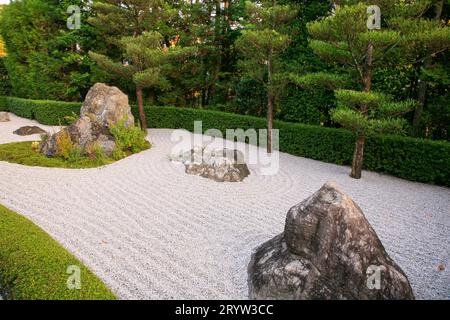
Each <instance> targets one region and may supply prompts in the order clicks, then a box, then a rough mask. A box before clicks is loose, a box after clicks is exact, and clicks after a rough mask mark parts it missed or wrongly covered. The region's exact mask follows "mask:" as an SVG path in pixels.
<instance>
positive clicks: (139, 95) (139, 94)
mask: <svg viewBox="0 0 450 320" xmlns="http://www.w3.org/2000/svg"><path fill="white" fill-rule="evenodd" d="M136 98H137V103H138V110H139V117H140V122H141V128H142V131H147V120H146V118H145V111H144V102H143V100H142V88H140V87H137V88H136Z"/></svg>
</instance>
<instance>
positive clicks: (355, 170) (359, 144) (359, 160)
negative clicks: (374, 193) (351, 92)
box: [350, 43, 374, 179]
mask: <svg viewBox="0 0 450 320" xmlns="http://www.w3.org/2000/svg"><path fill="white" fill-rule="evenodd" d="M373 50H374V46H373V44H372V43H369V44H368V46H367V63H366V72H365V74H364V79H363V84H364V92H370V90H371V89H372V77H373V69H372V68H373ZM368 111H369V110H368V107H367V106H364V105H363V106H361V113H362V114H363V115H364V116H367V113H368ZM365 142H366V136H365V133H364V132H360V133H359V134H358V138H357V139H356V143H355V150H354V152H353V161H352V171H351V173H350V177H352V178H355V179H361V173H362V168H363V162H364V145H365Z"/></svg>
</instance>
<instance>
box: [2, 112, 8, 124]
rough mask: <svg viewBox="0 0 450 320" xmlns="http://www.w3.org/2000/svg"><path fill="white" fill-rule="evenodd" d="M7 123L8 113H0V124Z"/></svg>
mask: <svg viewBox="0 0 450 320" xmlns="http://www.w3.org/2000/svg"><path fill="white" fill-rule="evenodd" d="M8 121H9V113H8V112H0V122H8Z"/></svg>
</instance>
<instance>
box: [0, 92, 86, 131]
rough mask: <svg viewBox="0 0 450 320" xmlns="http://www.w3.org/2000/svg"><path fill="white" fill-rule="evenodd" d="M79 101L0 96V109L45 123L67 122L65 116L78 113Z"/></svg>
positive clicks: (57, 123)
mask: <svg viewBox="0 0 450 320" xmlns="http://www.w3.org/2000/svg"><path fill="white" fill-rule="evenodd" d="M80 108H81V103H79V102H62V101H50V100H29V99H22V98H14V97H0V110H1V109H4V110H5V111H9V112H12V113H14V114H16V115H18V116H19V117H23V118H28V119H36V120H37V121H38V122H40V123H42V124H46V125H59V124H67V122H66V120H65V119H64V117H65V116H68V115H72V112H75V113H76V114H79V113H80Z"/></svg>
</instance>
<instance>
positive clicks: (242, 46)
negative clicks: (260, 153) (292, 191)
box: [235, 0, 297, 153]
mask: <svg viewBox="0 0 450 320" xmlns="http://www.w3.org/2000/svg"><path fill="white" fill-rule="evenodd" d="M246 12H247V15H248V21H247V25H246V27H245V29H244V30H243V31H242V35H241V36H240V37H239V38H238V39H237V41H236V43H235V45H236V47H237V49H238V51H239V52H240V53H241V55H242V56H243V59H242V60H240V61H239V64H238V66H239V68H240V69H241V70H242V71H243V72H244V74H245V75H246V76H248V77H249V78H252V79H254V80H256V81H258V82H260V83H262V84H263V85H264V87H265V89H266V91H267V129H268V130H267V131H268V135H267V152H268V153H271V152H272V130H273V113H274V105H275V98H276V87H277V86H276V84H277V79H278V78H279V77H280V74H281V72H282V70H281V67H280V63H279V62H280V55H281V53H282V52H283V51H284V50H286V48H287V47H288V46H289V42H290V37H289V35H288V34H286V33H283V31H285V29H284V28H285V27H286V25H287V24H288V23H289V22H290V21H291V20H292V19H294V18H295V17H296V14H297V10H296V9H295V8H294V7H293V6H290V5H277V3H276V0H272V1H263V2H261V3H252V2H246Z"/></svg>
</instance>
